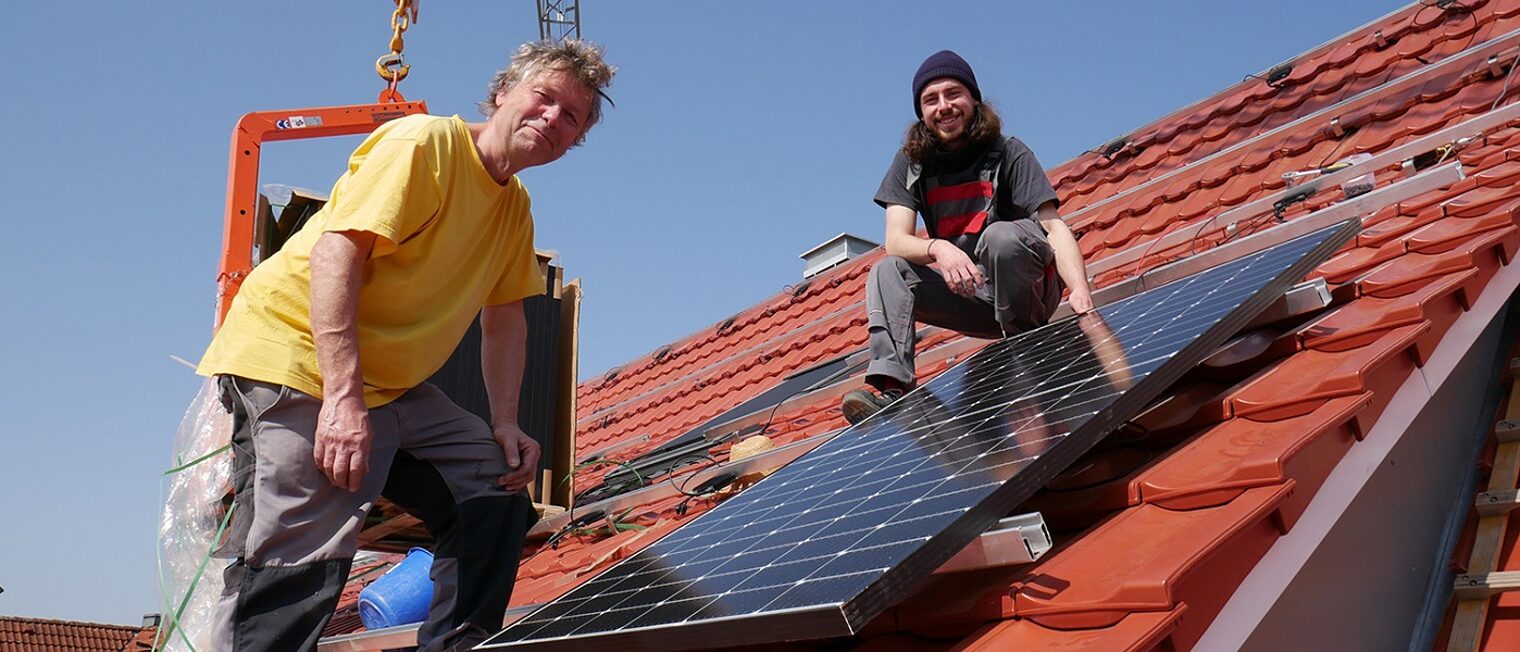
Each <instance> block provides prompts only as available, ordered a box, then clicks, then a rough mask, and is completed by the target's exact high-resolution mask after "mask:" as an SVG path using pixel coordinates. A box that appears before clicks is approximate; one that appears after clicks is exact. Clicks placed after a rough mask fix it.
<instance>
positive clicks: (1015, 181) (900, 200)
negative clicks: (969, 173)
mask: <svg viewBox="0 0 1520 652" xmlns="http://www.w3.org/2000/svg"><path fill="white" fill-rule="evenodd" d="M980 160H981V154H980V152H965V153H963V154H961V155H960V156H958V157H954V158H952V159H950V160H947V161H943V162H940V163H938V164H937V165H936V164H929V165H925V166H924V170H923V173H922V174H921V175H920V177H921V178H922V177H930V176H936V175H939V174H947V173H955V172H960V171H963V170H966V169H968V168H970V167H972V166H974V165H976V164H977V162H978V161H980ZM910 165H911V164H910V163H909V162H908V156H907V155H906V154H903V152H902V150H901V149H899V150H897V156H894V157H892V166H891V167H889V168H887V176H886V177H884V178H883V179H882V180H881V188H879V189H877V191H876V203H877V205H879V206H881V207H882V208H886V207H887V206H890V205H894V204H895V205H897V206H906V207H908V208H911V209H913V210H915V211H920V212H921V207H920V206H919V205H918V204H919V200H918V197H917V196H916V195H915V194H914V192H913V190H912V189H911V188H909V187H908V168H909V166H910ZM997 188H998V189H997V209H996V211H997V219H999V220H1017V219H1023V218H1026V217H1030V216H1032V215H1034V213H1035V211H1037V210H1039V208H1040V206H1041V205H1042V204H1044V203H1045V202H1048V201H1053V202H1056V205H1057V206H1060V202H1061V200H1060V199H1059V198H1057V197H1056V189H1055V188H1052V187H1051V185H1050V179H1049V178H1047V177H1046V176H1045V168H1042V167H1040V161H1039V160H1037V159H1036V158H1035V156H1034V152H1032V151H1030V150H1029V147H1028V146H1027V145H1025V144H1024V142H1023V141H1021V140H1019V139H1017V138H1014V137H1012V136H1009V137H1008V139H1007V140H1005V141H1003V160H1002V161H1000V162H999V163H998V181H997Z"/></svg>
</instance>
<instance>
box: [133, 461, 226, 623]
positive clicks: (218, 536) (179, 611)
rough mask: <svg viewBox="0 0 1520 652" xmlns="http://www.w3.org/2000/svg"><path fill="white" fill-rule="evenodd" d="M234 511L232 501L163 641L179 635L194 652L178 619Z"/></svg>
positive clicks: (198, 582) (175, 612)
mask: <svg viewBox="0 0 1520 652" xmlns="http://www.w3.org/2000/svg"><path fill="white" fill-rule="evenodd" d="M193 463H194V462H192V464H193ZM235 511H237V500H236V499H234V500H233V501H232V504H231V505H228V506H227V513H226V514H225V515H223V516H222V523H221V524H220V525H218V526H217V527H216V534H215V535H213V536H212V537H211V545H210V546H207V547H206V556H205V557H202V558H201V565H200V567H199V568H197V569H195V577H193V578H191V579H190V586H189V587H188V588H186V589H185V597H184V599H183V600H180V602H179V608H178V609H176V610H175V611H174V617H173V618H172V619H170V621H169V631H167V632H165V633H164V634H163V635H162V638H163V639H168V638H170V637H172V636H173V635H174V634H179V638H180V640H182V641H184V642H185V645H187V646H189V647H190V652H195V644H194V643H191V642H190V639H189V638H188V637H186V636H185V630H184V628H183V627H179V619H180V616H183V615H184V613H185V607H186V606H188V605H189V604H190V596H192V595H195V586H196V585H197V584H200V582H201V575H203V574H204V573H205V572H206V566H207V565H208V564H210V563H211V552H212V549H213V548H215V547H216V542H217V541H220V540H221V539H222V533H223V532H225V531H226V530H227V523H229V522H231V521H232V513H233V512H235ZM164 597H168V596H164ZM157 644H158V642H157V641H154V645H155V646H156V645H157Z"/></svg>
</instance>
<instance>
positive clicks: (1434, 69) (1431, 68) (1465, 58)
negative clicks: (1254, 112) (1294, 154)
mask: <svg viewBox="0 0 1520 652" xmlns="http://www.w3.org/2000/svg"><path fill="white" fill-rule="evenodd" d="M1517 43H1520V29H1516V30H1513V31H1510V32H1507V33H1505V34H1504V35H1502V36H1499V37H1497V38H1494V39H1492V40H1489V41H1485V42H1483V43H1480V44H1478V45H1477V46H1475V47H1473V48H1470V49H1467V50H1463V51H1461V52H1459V53H1457V54H1454V55H1451V56H1449V57H1447V58H1445V59H1442V60H1440V61H1438V62H1436V63H1433V64H1431V65H1428V66H1425V67H1423V68H1420V69H1419V70H1416V71H1414V72H1411V73H1409V74H1407V75H1404V76H1403V77H1400V78H1398V79H1395V80H1393V81H1391V82H1387V83H1384V84H1383V85H1381V86H1378V87H1376V88H1371V89H1368V90H1366V91H1363V92H1361V93H1359V94H1357V95H1356V96H1354V97H1351V98H1348V99H1345V100H1342V101H1340V102H1338V103H1336V104H1332V105H1330V106H1327V107H1325V108H1323V109H1320V110H1318V111H1315V112H1313V113H1310V114H1309V115H1306V116H1303V117H1301V118H1299V119H1297V120H1294V121H1292V122H1289V123H1287V124H1284V125H1282V126H1279V127H1277V128H1275V129H1272V130H1271V131H1267V132H1265V133H1261V134H1258V135H1256V136H1253V137H1251V138H1248V139H1246V140H1243V141H1240V142H1238V143H1236V144H1234V145H1231V146H1229V147H1226V148H1224V149H1222V150H1219V151H1217V152H1214V153H1213V154H1210V155H1208V156H1205V157H1203V158H1201V159H1198V160H1196V161H1193V162H1191V163H1188V164H1187V165H1183V166H1182V167H1179V168H1177V169H1175V170H1172V171H1171V172H1168V173H1166V174H1163V175H1161V176H1159V177H1156V178H1153V179H1149V180H1147V181H1145V182H1144V183H1141V184H1139V185H1137V186H1134V187H1132V188H1126V189H1125V190H1123V191H1121V192H1118V193H1115V194H1113V195H1109V196H1108V197H1105V198H1103V199H1102V200H1100V201H1097V202H1094V203H1092V204H1089V205H1087V206H1083V207H1082V208H1081V209H1080V210H1077V211H1075V212H1073V213H1071V214H1070V215H1067V216H1066V219H1067V221H1069V222H1072V223H1077V222H1079V221H1080V220H1081V219H1082V218H1083V217H1085V216H1086V215H1088V214H1089V213H1090V212H1091V211H1093V210H1096V209H1097V208H1098V207H1100V206H1104V205H1106V204H1108V203H1109V202H1113V201H1116V200H1118V199H1120V198H1123V197H1127V196H1129V195H1131V194H1133V193H1136V192H1139V191H1140V190H1141V189H1143V188H1149V187H1152V186H1155V185H1156V184H1159V183H1161V182H1163V181H1168V180H1170V179H1172V178H1173V177H1175V176H1176V175H1178V174H1180V173H1182V172H1183V171H1185V170H1188V169H1190V168H1192V167H1193V166H1196V165H1199V164H1201V163H1205V162H1209V161H1213V160H1215V159H1218V158H1222V157H1224V156H1226V155H1229V154H1232V153H1235V152H1238V151H1240V150H1243V149H1246V148H1248V147H1252V146H1255V145H1257V144H1260V143H1263V142H1269V139H1271V138H1274V137H1278V136H1282V135H1284V134H1286V133H1288V131H1289V130H1292V129H1297V128H1298V127H1301V126H1303V125H1305V124H1309V123H1311V122H1314V121H1316V120H1326V119H1327V118H1335V117H1339V116H1341V115H1344V114H1346V113H1349V112H1351V111H1354V110H1356V109H1360V108H1363V107H1366V106H1369V105H1372V104H1375V103H1377V102H1380V101H1382V100H1384V99H1386V98H1387V97H1388V96H1389V95H1392V94H1394V93H1396V92H1399V91H1404V90H1410V89H1414V88H1418V87H1419V86H1420V85H1423V84H1425V83H1426V82H1428V81H1430V80H1431V79H1435V78H1437V77H1438V76H1439V75H1441V74H1444V73H1447V72H1450V71H1452V70H1459V69H1461V68H1462V67H1463V66H1468V65H1472V64H1474V63H1479V62H1481V63H1484V64H1485V65H1486V63H1487V61H1488V58H1489V57H1498V58H1499V59H1510V58H1513V57H1515V56H1516V55H1517V54H1520V50H1517V49H1516V44H1517ZM1326 122H1328V120H1326Z"/></svg>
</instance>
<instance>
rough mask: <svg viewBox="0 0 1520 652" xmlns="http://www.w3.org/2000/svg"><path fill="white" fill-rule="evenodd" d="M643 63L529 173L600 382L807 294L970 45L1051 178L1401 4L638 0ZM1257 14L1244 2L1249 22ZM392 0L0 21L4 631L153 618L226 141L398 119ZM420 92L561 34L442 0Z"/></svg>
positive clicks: (341, 144) (343, 149) (296, 149)
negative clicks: (25, 621)
mask: <svg viewBox="0 0 1520 652" xmlns="http://www.w3.org/2000/svg"><path fill="white" fill-rule="evenodd" d="M581 4H582V14H583V30H584V32H583V33H584V35H585V36H586V37H587V38H591V39H594V40H598V41H600V42H601V43H603V44H604V45H605V46H606V48H607V53H608V58H609V59H610V60H611V61H612V62H613V63H614V64H616V65H617V66H619V67H620V68H621V72H620V74H619V75H618V77H617V80H616V82H615V83H614V85H613V87H612V89H611V91H610V94H611V95H612V97H613V98H614V99H615V100H616V102H617V108H615V109H611V110H609V111H608V113H607V116H606V118H605V120H604V122H603V123H602V124H601V125H600V126H598V127H597V128H596V129H594V130H593V131H592V133H591V134H590V137H589V139H588V141H587V144H586V145H585V146H584V147H583V148H581V149H578V150H573V151H572V152H571V153H570V154H569V155H568V156H566V157H565V158H564V159H563V160H561V161H560V162H558V163H556V164H554V165H551V166H548V167H545V168H539V169H535V170H530V171H528V172H526V173H524V175H523V178H524V181H525V182H526V183H527V184H528V187H529V188H530V190H531V192H532V194H533V198H534V213H535V215H536V222H537V236H538V245H539V247H541V248H547V249H554V250H557V251H559V252H560V253H561V254H562V256H563V263H564V265H565V267H566V268H567V270H568V274H569V275H570V276H579V277H582V278H583V279H584V285H585V303H584V306H583V314H582V332H581V338H582V339H581V376H582V377H589V376H591V375H595V374H598V373H600V372H602V371H605V370H607V369H609V368H611V367H613V366H616V365H618V364H620V363H622V362H625V361H627V360H630V359H632V358H635V357H638V356H640V355H642V354H644V353H646V352H648V351H651V350H653V349H655V348H657V347H659V346H660V345H662V344H666V343H669V342H673V341H675V340H678V339H680V338H682V337H684V336H686V335H688V334H691V333H693V332H695V331H698V330H701V329H705V328H707V327H709V326H710V325H711V324H714V323H716V322H719V321H721V320H723V319H724V318H726V317H728V316H729V315H732V314H734V313H736V312H738V311H740V310H743V309H744V308H746V307H748V306H750V305H753V304H754V303H756V302H758V301H760V300H761V299H763V298H765V297H767V296H770V295H771V294H772V293H775V292H777V291H780V290H781V289H782V288H783V287H784V286H787V285H790V284H793V283H795V282H796V281H797V280H798V279H800V278H801V272H802V261H801V260H799V259H798V258H797V256H798V254H800V253H802V252H803V251H806V250H807V249H810V248H812V247H813V246H814V245H816V244H818V243H820V242H822V241H823V240H825V239H827V238H829V237H831V236H833V235H835V234H837V233H839V232H841V231H849V232H852V233H856V234H859V235H862V236H864V237H867V238H870V239H873V240H879V239H880V235H881V229H882V223H881V212H880V210H879V209H877V208H876V207H875V206H874V205H873V204H872V203H871V201H870V198H871V196H872V194H873V193H874V191H875V189H876V186H877V184H878V183H879V182H880V179H881V175H882V173H883V172H884V171H885V169H886V166H887V162H888V161H889V160H890V158H891V156H892V153H893V151H894V150H895V149H896V147H897V146H898V144H899V139H900V137H901V134H902V132H903V129H904V128H905V127H906V126H907V123H908V121H909V120H911V119H912V118H913V113H912V104H911V102H910V90H909V82H910V80H911V78H912V74H913V71H914V70H915V69H916V67H917V66H918V63H919V62H920V61H922V59H923V58H924V57H925V56H927V55H929V54H931V53H933V52H935V51H937V50H940V49H943V48H951V49H955V50H957V51H959V52H960V53H961V54H962V55H963V56H965V58H966V59H967V60H968V61H969V62H970V63H971V64H972V66H973V67H974V68H975V69H976V73H977V77H978V81H979V83H980V86H981V88H982V90H983V94H984V96H985V97H986V98H987V99H988V100H990V101H992V102H995V103H996V104H997V106H998V107H999V110H1000V111H1001V112H1002V115H1003V117H1004V123H1005V125H1006V126H1007V128H1008V131H1009V133H1011V134H1013V135H1017V136H1019V137H1020V138H1022V139H1023V140H1024V141H1025V142H1026V143H1028V144H1029V146H1030V147H1031V148H1033V149H1034V151H1035V152H1036V153H1037V154H1038V155H1039V157H1040V159H1041V160H1042V161H1043V162H1044V164H1045V165H1046V166H1051V167H1053V166H1055V165H1057V164H1059V163H1061V162H1062V161H1065V160H1067V159H1069V158H1071V157H1072V156H1074V155H1076V154H1078V153H1080V152H1081V151H1083V150H1086V149H1090V148H1094V147H1098V146H1100V145H1102V144H1103V143H1105V142H1107V141H1109V140H1111V139H1112V138H1114V137H1116V136H1119V135H1122V134H1123V133H1125V132H1127V131H1129V130H1131V129H1134V128H1136V127H1139V126H1141V125H1143V124H1145V123H1148V122H1150V121H1151V120H1154V119H1156V118H1159V117H1161V116H1163V115H1165V114H1167V113H1169V112H1171V111H1173V110H1175V109H1178V108H1181V107H1182V106H1184V105H1186V104H1189V103H1191V102H1193V101H1195V100H1198V99H1201V98H1204V97H1207V96H1209V95H1212V94H1213V93H1215V92H1218V91H1219V90H1221V89H1223V88H1225V87H1228V86H1230V85H1231V84H1233V83H1235V82H1237V81H1239V80H1240V79H1241V78H1242V77H1243V76H1244V75H1246V74H1250V73H1258V72H1261V71H1263V70H1266V69H1267V68H1269V67H1271V66H1273V65H1275V64H1277V63H1279V62H1281V61H1284V60H1286V59H1289V58H1291V57H1293V56H1294V55H1296V54H1299V53H1301V52H1303V51H1305V50H1307V49H1309V48H1312V47H1314V46H1317V45H1319V44H1321V43H1323V42H1325V41H1327V40H1330V39H1333V38H1335V37H1337V36H1339V35H1341V34H1344V33H1345V32H1347V31H1349V30H1352V29H1354V28H1356V27H1358V26H1360V25H1362V24H1365V23H1367V22H1369V21H1372V20H1374V19H1376V18H1378V17H1379V16H1382V15H1384V14H1386V13H1388V12H1390V11H1393V10H1395V9H1397V8H1399V7H1401V6H1403V4H1404V3H1396V2H1384V1H1374V0H1358V1H1351V2H1331V3H1326V2H1319V1H1312V0H1279V1H1278V2H1273V3H1270V4H1269V3H1233V2H1232V3H1226V2H1209V1H1206V0H1179V1H1174V2H1166V3H1139V2H1123V1H1118V0H1112V1H1109V0H1105V1H1093V2H1078V3H1049V2H1048V3H1013V2H958V3H934V4H931V3H925V2H902V1H893V2H870V3H867V2H837V3H818V2H730V1H724V2H612V1H610V0H585V1H584V2H582V3H581ZM1248 5H1249V6H1248ZM391 6H392V5H391V3H389V2H384V1H381V0H371V1H369V2H355V1H352V0H350V1H346V2H338V1H331V0H329V1H325V2H296V1H294V0H271V1H267V2H256V3H255V2H240V3H231V2H188V1H184V0H166V1H164V2H155V3H125V2H121V3H116V2H113V3H104V2H102V3H89V4H84V3H64V2H32V3H24V4H21V3H18V4H14V5H8V6H7V11H6V16H5V19H4V20H0V61H3V62H4V64H5V66H6V67H5V71H4V73H3V74H0V88H3V89H4V91H3V94H4V96H5V101H4V102H0V124H4V125H6V126H7V128H8V132H9V133H8V134H7V137H6V144H5V147H4V148H3V149H0V152H3V153H0V197H3V198H4V202H3V204H0V211H3V213H0V214H3V216H4V223H5V224H6V225H7V226H8V229H9V232H8V233H7V234H6V235H5V236H4V237H0V305H4V306H5V308H6V314H8V315H9V317H8V318H6V319H5V323H4V325H3V326H0V328H3V329H4V330H3V333H4V335H5V336H4V337H0V360H3V363H0V364H3V369H4V370H5V372H6V373H4V374H3V375H0V397H3V399H0V401H3V402H0V406H3V411H0V587H4V589H5V592H4V593H0V614H3V615H25V616H34V617H46V618H64V619H81V620H95V621H104V622H118V623H135V622H137V620H138V618H139V616H140V615H141V614H143V613H144V612H150V611H156V610H157V597H156V595H157V594H156V588H155V584H154V582H155V580H154V577H155V575H154V561H153V560H154V549H155V542H154V538H155V536H156V521H157V512H158V501H159V480H158V478H159V474H160V473H161V472H162V471H163V470H164V469H165V468H167V467H168V461H169V446H170V441H171V437H172V435H173V433H174V428H175V426H176V425H177V424H178V422H179V419H180V417H181V415H182V414H183V412H184V410H185V407H186V405H187V404H188V402H189V401H190V399H191V398H192V397H193V395H194V394H195V391H196V389H197V388H198V387H199V382H200V381H199V379H198V378H196V377H195V376H194V375H193V374H191V373H190V371H189V370H187V369H185V368H184V367H182V366H180V365H178V364H176V363H174V362H172V361H171V360H170V358H169V356H170V355H177V356H180V357H183V358H186V359H189V360H196V359H198V358H199V357H200V354H201V352H202V350H203V349H204V347H205V345H206V343H207V341H208V340H209V338H210V327H211V318H212V308H213V305H214V289H215V272H216V262H217V250H218V248H219V246H220V241H221V240H220V239H221V223H222V211H223V208H224V204H225V190H226V161H227V147H228V142H229V134H230V132H231V128H232V125H233V124H234V123H235V122H236V121H237V118H238V116H240V115H241V114H243V113H245V112H248V111H255V110H274V109H290V108H301V107H311V106H324V105H334V104H354V103H364V102H370V101H373V99H374V98H375V95H376V94H377V93H378V91H379V90H380V81H379V80H378V78H377V77H376V76H375V73H374V71H373V67H372V62H373V61H374V59H375V57H376V56H378V55H380V54H382V53H383V52H384V51H385V50H386V48H387V44H388V41H389V24H388V20H389V14H390V7H391ZM421 9H422V15H421V20H420V21H419V22H418V23H417V24H416V25H415V26H414V27H413V29H412V30H411V31H410V32H408V33H407V36H406V53H407V57H408V62H409V63H411V64H412V76H411V78H409V79H407V80H406V81H405V82H404V83H403V84H402V86H401V90H402V91H403V92H404V93H405V94H406V96H407V97H408V98H409V99H422V100H426V101H427V102H428V105H429V107H430V108H431V110H432V112H433V113H437V114H444V115H447V114H454V113H458V114H460V115H464V116H466V117H467V118H468V119H472V120H474V119H478V114H477V113H476V112H475V108H474V107H475V102H476V101H478V100H479V99H480V98H481V97H482V96H483V95H484V92H485V91H484V89H485V84H486V81H487V80H488V79H489V76H490V75H491V74H492V73H493V72H494V71H495V70H496V69H498V68H500V67H502V66H504V65H505V62H506V57H507V55H508V54H509V53H510V51H511V50H512V48H513V47H514V46H515V45H517V44H518V43H521V42H523V41H525V40H530V39H534V38H537V26H536V23H535V19H534V3H533V2H532V1H531V0H498V1H496V2H468V1H463V0H451V1H447V2H445V1H440V0H432V1H430V2H424V3H422V5H421ZM355 144H357V141H356V140H354V139H336V140H332V141H323V142H303V143H277V144H273V145H271V146H269V147H268V148H266V150H265V165H264V176H263V180H264V181H265V182H273V183H285V184H290V185H297V186H305V187H311V188H316V189H321V190H326V189H327V188H329V187H330V186H331V183H332V181H333V179H335V178H336V176H337V174H338V173H340V172H341V170H342V166H343V163H344V160H345V158H346V155H347V153H348V151H349V150H350V149H352V147H353V146H354V145H355Z"/></svg>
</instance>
